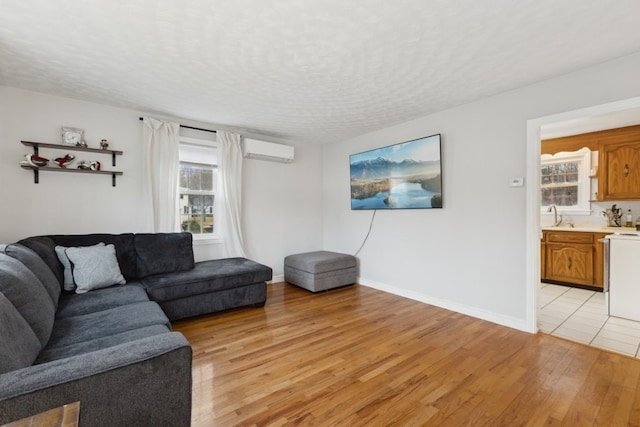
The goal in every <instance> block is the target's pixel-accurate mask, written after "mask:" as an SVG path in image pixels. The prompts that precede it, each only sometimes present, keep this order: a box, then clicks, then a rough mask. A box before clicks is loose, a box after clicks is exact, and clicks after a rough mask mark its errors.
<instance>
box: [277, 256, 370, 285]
mask: <svg viewBox="0 0 640 427" xmlns="http://www.w3.org/2000/svg"><path fill="white" fill-rule="evenodd" d="M357 278H358V267H357V265H356V258H355V257H354V256H353V255H347V254H341V253H337V252H329V251H317V252H307V253H304V254H295V255H289V256H287V257H285V259H284V280H285V281H286V282H288V283H291V284H293V285H296V286H300V287H301V288H305V289H307V290H309V291H311V292H319V291H324V290H327V289H333V288H337V287H340V286H344V285H350V284H352V283H355V282H356V279H357Z"/></svg>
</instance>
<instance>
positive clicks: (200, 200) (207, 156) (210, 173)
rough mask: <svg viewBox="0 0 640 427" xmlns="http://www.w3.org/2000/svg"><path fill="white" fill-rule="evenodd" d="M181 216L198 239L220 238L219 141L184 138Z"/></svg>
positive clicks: (181, 162) (179, 183) (180, 191)
mask: <svg viewBox="0 0 640 427" xmlns="http://www.w3.org/2000/svg"><path fill="white" fill-rule="evenodd" d="M179 156H180V157H179V158H180V169H179V172H178V206H177V208H178V216H179V218H180V228H181V230H182V231H188V232H190V233H191V234H193V237H194V240H198V239H207V238H209V239H210V238H217V237H218V236H217V234H218V233H217V229H216V224H215V216H216V214H215V211H216V204H215V200H216V185H217V175H218V157H217V147H216V145H215V142H212V141H208V140H202V139H196V138H186V137H181V138H180V151H179Z"/></svg>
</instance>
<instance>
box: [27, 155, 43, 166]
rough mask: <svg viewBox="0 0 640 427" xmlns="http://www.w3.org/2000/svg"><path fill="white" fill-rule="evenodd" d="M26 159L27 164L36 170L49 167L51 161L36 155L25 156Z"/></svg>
mask: <svg viewBox="0 0 640 427" xmlns="http://www.w3.org/2000/svg"><path fill="white" fill-rule="evenodd" d="M24 157H25V159H27V163H28V164H29V165H31V166H33V167H36V168H39V167H43V166H47V164H48V163H49V159H47V158H45V157H40V156H36V155H35V154H25V155H24Z"/></svg>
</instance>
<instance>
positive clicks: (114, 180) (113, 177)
mask: <svg viewBox="0 0 640 427" xmlns="http://www.w3.org/2000/svg"><path fill="white" fill-rule="evenodd" d="M114 158H115V154H114ZM111 186H112V187H115V186H116V174H115V173H112V174H111Z"/></svg>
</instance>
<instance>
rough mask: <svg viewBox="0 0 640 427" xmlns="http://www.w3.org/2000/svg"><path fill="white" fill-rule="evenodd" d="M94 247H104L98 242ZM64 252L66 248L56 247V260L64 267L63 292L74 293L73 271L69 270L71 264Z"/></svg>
mask: <svg viewBox="0 0 640 427" xmlns="http://www.w3.org/2000/svg"><path fill="white" fill-rule="evenodd" d="M94 246H104V243H102V242H100V243H98V244H97V245H94ZM66 250H67V247H66V246H56V255H58V259H59V260H60V262H61V263H62V266H63V267H64V285H63V286H64V290H65V291H74V290H75V289H76V284H75V282H74V281H73V270H72V269H71V262H70V261H69V257H68V256H67V254H66V253H65V251H66Z"/></svg>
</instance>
